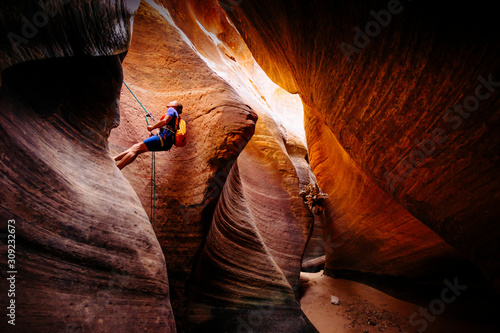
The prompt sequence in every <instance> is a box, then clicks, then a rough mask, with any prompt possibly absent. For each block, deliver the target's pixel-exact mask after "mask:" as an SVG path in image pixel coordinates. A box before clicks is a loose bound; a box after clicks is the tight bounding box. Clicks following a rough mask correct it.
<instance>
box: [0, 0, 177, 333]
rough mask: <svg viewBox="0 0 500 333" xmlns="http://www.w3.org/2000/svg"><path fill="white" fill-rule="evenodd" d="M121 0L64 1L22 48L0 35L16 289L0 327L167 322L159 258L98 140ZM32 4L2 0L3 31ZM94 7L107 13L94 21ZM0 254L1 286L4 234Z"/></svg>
mask: <svg viewBox="0 0 500 333" xmlns="http://www.w3.org/2000/svg"><path fill="white" fill-rule="evenodd" d="M57 3H61V1H60V2H56V1H52V2H43V4H47V5H54V4H57ZM129 5H130V2H129V3H128V4H127V3H125V2H113V3H110V2H105V1H102V2H92V3H91V2H88V1H87V2H78V5H76V4H75V2H73V3H67V4H65V5H64V9H61V10H60V12H59V13H58V15H54V17H52V18H51V20H50V22H47V24H46V25H44V28H45V29H44V28H43V27H39V28H40V31H39V32H38V33H37V34H36V36H34V37H33V38H31V41H30V43H27V44H26V45H25V47H24V48H23V50H22V51H21V52H19V53H17V51H16V52H13V50H12V45H11V44H10V43H8V44H6V43H2V44H1V53H2V58H1V59H2V65H1V66H2V86H1V88H0V133H1V134H0V136H1V138H2V139H1V140H0V173H1V177H0V187H1V188H2V190H1V192H0V229H1V230H2V233H3V232H4V231H6V230H7V221H8V220H15V227H16V229H15V230H16V232H15V241H16V244H15V245H16V247H15V251H16V252H15V253H16V257H15V270H16V271H17V273H16V281H15V298H12V297H9V299H7V297H4V296H2V298H1V299H2V301H1V303H2V308H4V309H6V308H7V304H6V302H8V301H10V299H15V301H16V303H15V304H16V317H15V327H14V326H11V324H8V323H7V320H5V319H6V317H5V313H4V317H5V318H4V320H2V321H1V322H0V331H2V332H7V331H9V332H10V331H12V329H13V328H15V330H16V331H18V332H125V331H130V329H131V327H133V329H134V330H136V331H141V332H175V331H176V328H175V322H174V318H173V313H172V309H171V305H170V301H169V286H168V276H167V271H166V265H165V258H164V256H163V253H162V251H161V248H160V245H159V243H158V240H157V238H156V237H155V234H154V232H153V230H152V228H151V225H150V223H149V221H148V217H147V215H146V213H145V212H144V209H143V208H142V206H141V202H140V201H139V198H138V197H137V194H136V193H135V192H134V190H133V189H132V187H131V186H130V184H129V183H128V182H127V181H126V179H125V178H124V177H123V175H122V174H121V173H120V172H119V171H118V169H117V168H116V167H115V162H114V161H113V160H112V159H111V158H110V156H109V154H108V151H107V137H108V135H109V132H110V130H111V128H112V127H113V126H116V125H117V124H118V119H119V96H120V95H119V94H120V89H121V84H122V77H123V73H122V66H121V60H122V59H123V56H124V54H123V51H124V50H126V48H127V45H128V43H129V41H130V30H129V28H130V24H131V20H130V18H131V15H132V14H133V12H134V10H135V9H134V8H132V7H130V6H129ZM30 6H31V7H30ZM33 6H34V2H33V4H32V5H29V4H26V3H25V2H23V3H20V2H14V1H7V2H2V5H1V15H0V17H1V20H0V23H1V29H2V30H1V33H0V35H1V36H2V38H4V37H5V36H6V35H7V34H8V33H9V32H11V31H17V30H16V29H22V28H21V27H19V26H17V25H16V24H18V23H19V22H20V19H19V18H20V17H22V16H27V17H29V18H31V16H30V15H31V14H32V13H33V10H35V14H36V13H37V10H38V9H37V8H34V7H33ZM91 8H92V9H96V10H98V11H97V12H92V11H91V10H90V9H91ZM6 13H8V14H6ZM30 13H31V14H30ZM38 15H40V14H38ZM102 15H105V16H106V17H107V18H108V19H111V21H113V22H114V23H115V24H113V25H112V26H108V27H107V28H106V27H103V22H102V21H100V20H101V19H102ZM106 22H109V21H106ZM39 24H40V22H39ZM116 24H118V25H116ZM104 25H105V23H104ZM101 34H103V35H101ZM75 36H79V37H81V38H75ZM103 37H106V38H107V39H108V40H107V41H106V39H104V38H103ZM69 55H74V57H67V56H69ZM89 55H93V56H94V57H89ZM28 60H30V61H29V62H27V61H28ZM1 253H2V256H1V259H0V265H1V266H2V279H1V282H0V288H1V289H2V291H5V293H7V290H9V288H10V285H7V280H6V276H5V271H6V268H7V267H8V266H7V256H6V255H5V254H6V253H7V242H6V241H4V239H2V244H1ZM4 295H5V296H6V294H4Z"/></svg>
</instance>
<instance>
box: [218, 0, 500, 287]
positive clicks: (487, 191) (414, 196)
mask: <svg viewBox="0 0 500 333" xmlns="http://www.w3.org/2000/svg"><path fill="white" fill-rule="evenodd" d="M220 2H221V4H222V1H220ZM233 5H234V3H233ZM490 6H491V5H490V4H488V3H487V2H485V1H480V2H479V3H478V2H475V3H474V5H473V6H472V5H467V4H463V3H460V4H458V3H453V4H439V5H438V4H436V3H434V2H430V1H419V2H411V3H410V2H392V1H389V2H387V1H362V2H361V3H359V2H358V3H356V4H354V3H352V2H349V1H340V2H324V1H302V0H296V1H272V2H266V1H260V0H258V1H243V2H238V5H234V6H232V7H231V8H229V9H228V10H226V12H227V13H228V15H229V17H230V18H231V20H232V22H233V23H234V24H235V26H236V27H237V28H238V30H239V31H240V33H241V35H242V36H243V38H244V39H245V41H246V42H247V44H248V46H249V48H250V49H251V50H252V53H253V54H254V56H255V57H256V60H257V61H258V62H259V64H260V65H261V66H262V68H263V69H264V70H265V71H266V73H268V74H269V76H270V77H271V78H272V79H273V80H274V81H275V82H277V83H279V84H280V85H281V86H282V87H283V88H286V89H287V90H288V91H290V92H298V93H299V94H300V96H301V98H302V100H303V102H304V104H305V105H307V110H306V119H307V122H308V124H309V125H307V127H306V132H307V137H308V146H309V157H310V161H311V165H312V167H313V170H314V172H315V174H316V175H318V177H319V179H318V181H319V184H320V186H321V187H322V188H323V189H324V190H325V189H326V192H327V193H328V194H329V195H330V202H331V204H330V207H329V210H328V214H329V216H330V222H329V230H330V231H329V235H328V236H330V237H331V238H332V242H333V245H335V246H338V245H339V246H340V247H337V248H335V250H334V251H327V264H326V265H327V268H330V269H350V270H360V271H366V272H373V273H386V274H396V275H404V276H416V275H425V274H427V273H431V274H432V270H433V269H434V268H436V267H441V268H445V267H450V266H451V267H453V266H455V265H454V261H455V260H459V258H458V257H457V255H456V254H454V253H453V252H454V251H453V250H451V249H450V248H449V247H448V246H447V245H446V244H445V243H444V242H443V241H440V240H439V237H441V238H442V239H443V240H444V241H445V242H446V243H448V244H450V245H452V246H453V247H454V248H455V249H456V250H458V252H459V253H460V255H461V256H462V257H464V258H466V259H467V260H470V261H472V262H473V263H474V264H475V265H477V267H479V268H480V269H481V270H482V272H483V273H484V274H485V275H486V276H487V277H488V278H489V279H490V281H492V282H493V283H494V284H495V285H496V286H498V285H499V283H500V282H499V281H500V280H499V278H500V275H499V274H500V268H499V266H498V265H499V262H500V260H499V259H500V258H499V255H500V251H499V249H498V244H499V242H498V240H499V238H500V229H499V228H500V227H499V225H498V223H497V221H498V219H499V216H500V212H499V210H498V208H497V206H498V205H497V202H498V193H499V188H500V186H499V182H498V177H497V174H498V151H499V146H500V141H499V140H500V138H499V136H498V135H496V133H497V131H498V110H499V108H500V97H499V96H500V94H499V89H498V87H499V83H497V82H499V81H500V60H499V59H500V57H499V54H500V43H499V40H500V36H499V34H498V31H499V26H498V20H496V19H495V18H494V16H493V14H492V13H493V12H494V11H493V9H492V8H491V7H490ZM381 11H383V12H381ZM377 20H378V21H377ZM377 22H381V23H377ZM370 29H371V30H370ZM365 31H366V32H365ZM431 230H432V231H433V232H435V233H436V234H437V235H438V236H439V237H437V236H436V235H434V234H433V233H432V232H431ZM409 236H411V239H409V238H408V237H409ZM342 244H345V249H342ZM329 252H330V254H329ZM449 259H451V261H450V260H449Z"/></svg>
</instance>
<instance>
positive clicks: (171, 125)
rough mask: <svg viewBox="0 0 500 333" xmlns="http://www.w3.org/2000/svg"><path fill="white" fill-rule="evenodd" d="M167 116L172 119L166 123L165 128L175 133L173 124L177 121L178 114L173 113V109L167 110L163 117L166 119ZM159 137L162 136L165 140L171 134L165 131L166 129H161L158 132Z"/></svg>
mask: <svg viewBox="0 0 500 333" xmlns="http://www.w3.org/2000/svg"><path fill="white" fill-rule="evenodd" d="M167 116H170V117H172V119H170V121H169V122H168V123H167V126H168V127H170V128H171V129H173V130H174V131H175V130H176V128H175V122H176V120H177V117H179V114H178V113H177V111H175V109H174V108H168V110H167V113H165V117H167ZM165 132H166V133H165ZM160 135H161V136H162V138H167V137H169V136H171V135H173V133H172V132H170V131H168V130H166V129H162V130H161V131H160Z"/></svg>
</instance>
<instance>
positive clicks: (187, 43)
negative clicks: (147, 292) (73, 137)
mask: <svg viewBox="0 0 500 333" xmlns="http://www.w3.org/2000/svg"><path fill="white" fill-rule="evenodd" d="M187 5H189V3H187V2H166V3H165V6H167V8H168V10H167V9H165V8H164V7H162V6H160V5H158V4H156V3H154V2H152V1H148V2H147V3H144V4H143V5H141V7H140V8H139V10H138V12H137V14H136V16H135V19H134V22H135V23H134V37H133V40H132V44H131V48H130V50H129V52H128V54H127V57H126V58H125V60H124V73H125V80H126V82H127V84H128V85H129V86H130V87H131V88H132V90H133V91H134V93H135V94H136V95H137V97H138V98H139V99H140V100H141V101H142V102H143V103H144V105H145V106H146V107H147V109H148V110H149V111H150V112H152V113H153V114H154V115H155V116H156V117H158V116H159V115H161V113H162V112H164V111H165V105H166V104H167V103H168V102H169V101H170V100H172V99H176V100H179V101H180V102H181V103H182V104H183V105H184V112H183V117H184V119H186V121H187V124H188V144H187V146H186V147H183V148H182V149H179V148H175V147H174V148H173V149H172V150H171V151H170V152H168V153H156V155H155V156H156V170H157V172H156V193H157V199H156V219H155V226H156V233H157V235H158V238H159V241H160V244H161V245H162V247H163V249H164V254H165V257H166V261H167V267H168V271H169V281H170V287H171V291H172V297H171V299H172V304H173V308H174V312H175V315H176V320H177V323H178V327H182V329H184V330H186V331H207V330H209V331H210V330H211V331H225V330H233V331H234V330H238V329H244V328H242V326H241V323H240V320H246V319H245V318H246V316H247V315H251V316H254V315H257V316H264V317H265V318H268V319H269V318H271V317H270V316H276V315H277V316H279V318H280V319H279V320H276V321H275V322H274V323H273V324H272V325H270V326H269V325H267V326H262V327H260V330H259V331H261V332H264V331H267V332H274V331H275V330H274V329H275V328H277V327H288V326H286V325H289V324H287V323H286V322H287V321H290V322H291V323H293V325H298V326H297V327H298V328H299V329H300V327H302V328H304V329H306V328H307V329H309V330H314V328H312V326H310V324H308V322H307V319H305V317H304V315H303V313H302V312H301V310H300V307H299V305H298V303H297V301H296V299H295V297H296V294H297V290H298V284H299V271H300V266H301V260H302V254H303V251H304V248H305V246H306V242H307V239H308V237H309V234H310V228H311V224H312V215H311V213H310V212H309V210H308V208H307V206H306V205H305V204H304V202H303V200H302V198H301V197H300V196H299V195H298V194H299V192H300V189H301V187H302V186H304V185H306V184H309V183H310V182H313V181H315V180H314V175H312V172H311V171H310V167H309V165H308V163H307V161H306V160H305V156H306V154H307V150H306V148H305V146H304V144H303V143H302V142H301V141H302V140H301V139H300V138H299V137H297V136H296V135H295V134H294V133H293V132H289V131H288V130H285V127H284V126H283V125H281V124H279V123H277V122H276V121H275V120H273V119H272V118H271V117H270V116H269V112H270V111H269V110H267V109H265V108H264V106H265V107H266V108H269V106H266V105H267V104H266V101H265V100H264V99H263V97H261V96H262V95H263V94H268V93H270V94H271V95H272V93H273V92H274V91H276V89H277V88H278V87H274V88H273V89H275V90H270V91H269V92H268V91H266V92H265V93H260V91H262V90H259V88H258V87H256V85H255V84H253V83H252V81H251V79H250V80H249V78H253V79H255V77H254V76H252V75H253V74H255V73H256V72H258V71H257V69H251V68H250V67H252V66H253V65H252V63H251V61H253V59H252V58H251V54H249V53H247V54H245V53H239V56H241V57H248V58H247V59H246V61H241V63H242V64H245V66H248V67H249V68H246V67H245V66H243V65H241V67H238V66H240V65H239V63H240V62H239V61H240V59H237V58H236V57H235V59H234V60H229V61H228V60H227V55H228V54H229V55H231V54H232V52H233V49H231V48H230V47H226V46H225V45H226V44H225V43H226V42H225V41H227V40H226V39H224V38H223V41H221V40H214V39H211V38H215V37H213V36H212V35H210V33H211V31H212V30H214V29H217V24H220V23H221V22H222V21H218V20H217V19H214V16H211V15H214V13H213V12H211V11H210V9H214V8H218V7H217V6H214V7H210V6H204V7H193V10H194V11H195V13H196V14H197V15H194V14H193V12H190V11H188V10H187V9H186V8H187V7H186V6H187ZM213 5H215V3H213ZM195 8H196V10H195ZM202 8H203V10H202ZM214 10H215V9H214ZM217 10H218V11H217ZM217 10H215V14H217V15H223V14H224V13H223V12H222V11H220V8H219V9H217ZM183 13H187V14H183ZM207 13H208V14H207ZM205 14H206V15H205ZM184 15H186V16H184ZM217 15H215V17H217ZM178 16H182V19H179V17H178ZM221 18H224V20H223V21H224V22H225V23H224V24H222V26H219V29H220V31H219V32H220V34H219V35H218V36H220V37H221V38H222V37H223V36H226V38H227V36H228V35H233V37H234V39H231V40H233V42H234V44H232V45H233V47H234V48H235V49H237V48H238V47H241V48H242V49H243V48H244V44H238V43H243V40H242V39H241V37H239V35H237V32H236V31H235V30H234V27H232V26H231V25H230V24H229V23H228V21H227V20H225V16H221ZM197 20H199V21H200V23H196V22H198V21H197ZM198 24H200V25H198ZM201 24H203V25H201ZM224 29H228V30H227V31H225V30H224ZM238 38H239V39H238ZM214 42H217V43H218V44H216V45H214ZM238 45H240V46H238ZM152 47H154V52H153V50H152V49H151V48H152ZM221 50H225V52H222V53H221ZM247 52H248V50H247ZM236 60H237V61H238V62H237V61H236ZM226 61H228V62H226ZM261 75H263V73H262V72H261ZM267 80H268V81H269V79H267ZM269 83H271V82H270V81H269ZM230 85H231V86H230ZM274 86H275V85H274ZM233 87H234V88H233ZM280 90H281V89H280ZM281 91H282V90H281ZM278 94H279V93H278ZM271 97H272V96H271ZM278 97H279V96H278ZM286 99H287V96H286V95H284V94H283V95H282V96H281V100H282V101H284V102H285V103H283V104H285V105H292V103H291V102H290V101H288V104H287V103H286V102H287V101H286ZM268 100H269V103H271V102H272V101H274V99H272V98H269V99H268ZM288 107H289V108H290V109H293V106H288ZM257 114H258V115H259V122H258V124H257V126H255V122H256V120H257ZM254 127H256V128H255V131H256V135H254V136H253V137H252V135H253V134H254ZM146 135H147V131H146V130H145V120H144V111H143V110H141V108H140V106H139V104H138V103H137V102H136V101H135V100H134V99H133V97H132V96H131V94H130V92H128V91H127V90H126V89H124V90H123V91H122V119H121V125H120V127H118V128H116V129H114V130H113V131H112V134H111V137H110V142H111V145H110V147H111V151H112V152H113V153H117V152H119V151H121V150H122V149H125V148H126V147H128V146H129V145H131V144H133V143H135V142H137V141H140V140H143V139H144V138H145V137H146ZM250 138H251V139H250ZM247 142H248V143H247ZM240 152H241V154H240ZM236 160H237V161H238V162H235V161H236ZM150 161H151V156H150V154H148V155H143V156H140V157H139V158H138V159H137V161H136V162H134V163H133V164H132V165H130V166H129V167H127V168H125V169H124V170H123V172H124V175H125V176H126V177H127V179H129V181H130V182H131V184H132V185H133V187H134V188H135V189H136V191H137V193H138V195H139V197H140V198H141V201H142V202H143V206H144V207H145V209H146V210H147V211H149V207H150V199H151V197H150V196H151V191H150V189H151V188H150V187H149V186H148V185H147V184H148V179H149V177H150ZM235 163H237V164H238V171H232V170H233V169H234V167H235V166H236V164H235ZM233 165H234V166H233ZM235 173H236V174H237V176H235ZM234 177H237V178H238V184H239V185H238V188H239V190H238V193H240V192H239V191H243V192H244V193H245V195H244V197H241V198H238V195H236V194H234V193H233V194H232V195H231V196H229V197H228V196H227V195H226V196H224V195H222V196H221V192H222V189H223V188H225V187H226V186H231V185H230V184H232V182H233V181H234V179H233V178H234ZM240 177H241V180H240ZM224 191H225V190H224ZM233 195H234V196H233ZM235 200H236V201H235ZM216 206H217V208H216ZM221 206H224V207H225V208H219V207H221ZM226 206H228V207H226ZM239 207H245V209H247V210H248V211H247V212H246V213H248V214H249V215H248V216H249V217H251V218H252V221H253V222H252V223H253V224H251V225H242V226H241V227H242V228H244V229H245V230H252V231H251V235H248V242H249V244H253V245H251V246H250V245H248V244H245V245H244V246H240V248H239V250H238V251H240V252H238V253H241V254H237V253H236V249H233V247H232V246H231V244H234V243H238V237H239V236H238V235H239V233H238V232H236V234H233V233H231V232H229V233H226V232H222V233H221V232H218V231H216V230H217V229H218V228H222V227H223V226H225V227H227V226H231V228H239V227H240V222H239V221H234V220H231V219H229V220H227V221H220V218H221V217H220V216H221V214H222V215H223V216H225V215H226V214H228V215H231V216H233V215H234V216H238V214H243V213H242V212H239V211H238V209H239ZM226 208H227V211H226ZM214 210H215V211H216V213H215V215H216V217H213V214H214ZM217 211H219V213H217ZM225 227H224V228H225ZM208 230H210V232H208ZM207 232H208V233H207ZM249 232H250V231H249ZM278 235H279V236H282V237H277V236H278ZM254 247H258V250H256V249H255V248H254ZM214 251H215V252H217V253H218V255H217V257H213V256H212V254H213V252H214ZM254 251H255V253H254ZM207 252H208V253H207ZM243 255H244V256H243ZM254 255H255V257H254ZM219 257H224V258H234V259H231V260H234V262H235V265H236V266H234V267H233V265H231V264H228V265H225V267H224V268H223V270H222V271H220V270H217V272H215V271H213V270H212V268H213V267H214V266H215V267H218V266H219V265H220V262H218V258H219ZM244 258H247V259H244ZM241 260H246V261H244V262H242V261H241ZM268 264H269V265H271V266H269V267H268V266H267V265H268ZM241 265H243V266H244V267H243V268H241V267H240V266H241ZM251 272H255V273H258V272H260V273H261V274H262V278H261V282H259V283H257V284H255V282H252V281H251V280H252V279H251V277H248V276H246V277H245V275H247V274H253V273H251ZM276 277H279V279H282V281H281V282H280V283H277V282H276V281H274V278H276ZM241 278H242V279H244V280H245V281H244V283H243V282H242V281H241ZM247 282H248V283H249V285H248V286H245V283H247ZM235 286H236V287H235ZM245 295H247V296H248V297H247V296H245ZM251 295H254V296H255V297H257V298H259V299H260V301H257V302H254V301H252V299H251ZM273 295H275V296H276V295H277V296H276V297H275V296H273ZM221 299H223V301H221ZM270 306H271V307H273V309H274V307H275V308H276V310H275V311H274V310H273V309H270V308H269V307H270ZM265 309H267V310H265ZM268 310H272V311H268ZM184 311H187V312H186V313H184ZM264 317H262V318H264ZM252 318H253V317H252ZM248 325H251V324H250V323H248ZM273 325H274V326H273ZM250 327H251V326H250Z"/></svg>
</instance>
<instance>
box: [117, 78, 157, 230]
mask: <svg viewBox="0 0 500 333" xmlns="http://www.w3.org/2000/svg"><path fill="white" fill-rule="evenodd" d="M123 84H125V87H127V89H128V91H130V93H131V94H132V96H134V98H135V100H136V101H137V103H139V105H140V106H141V107H142V109H143V110H144V111H145V112H146V115H145V116H144V118H146V124H147V125H148V126H149V121H148V117H149V118H151V119H152V120H153V121H154V120H155V118H154V117H153V115H152V114H151V113H149V112H148V110H146V108H145V107H144V105H142V103H141V101H139V99H138V98H137V97H136V96H135V94H134V93H133V92H132V90H131V89H130V88H129V86H128V85H127V84H126V83H125V81H123ZM155 215H156V156H155V152H152V155H151V212H150V216H151V224H152V225H153V230H155Z"/></svg>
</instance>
